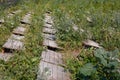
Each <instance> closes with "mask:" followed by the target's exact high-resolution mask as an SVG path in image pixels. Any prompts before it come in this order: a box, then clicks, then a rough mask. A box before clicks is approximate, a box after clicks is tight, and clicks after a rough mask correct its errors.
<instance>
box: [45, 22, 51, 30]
mask: <svg viewBox="0 0 120 80" xmlns="http://www.w3.org/2000/svg"><path fill="white" fill-rule="evenodd" d="M44 27H46V28H52V29H53V26H52V25H51V24H47V23H45V24H44Z"/></svg>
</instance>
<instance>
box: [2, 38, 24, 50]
mask: <svg viewBox="0 0 120 80" xmlns="http://www.w3.org/2000/svg"><path fill="white" fill-rule="evenodd" d="M23 45H24V44H23V42H21V41H18V40H12V39H8V40H7V42H6V43H5V44H4V45H3V48H6V49H12V50H22V49H23Z"/></svg>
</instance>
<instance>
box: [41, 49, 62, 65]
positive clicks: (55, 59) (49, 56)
mask: <svg viewBox="0 0 120 80" xmlns="http://www.w3.org/2000/svg"><path fill="white" fill-rule="evenodd" d="M41 58H42V60H43V61H46V62H49V63H52V64H56V65H57V64H58V65H59V64H61V65H62V64H63V62H62V55H61V54H60V53H57V52H54V51H51V50H46V51H43V52H42V56H41Z"/></svg>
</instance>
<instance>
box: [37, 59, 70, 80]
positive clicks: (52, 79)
mask: <svg viewBox="0 0 120 80" xmlns="http://www.w3.org/2000/svg"><path fill="white" fill-rule="evenodd" d="M37 80H70V78H69V75H68V74H67V72H65V70H64V68H63V67H60V66H57V65H54V64H50V63H47V62H44V61H41V62H40V65H39V71H38V76H37Z"/></svg>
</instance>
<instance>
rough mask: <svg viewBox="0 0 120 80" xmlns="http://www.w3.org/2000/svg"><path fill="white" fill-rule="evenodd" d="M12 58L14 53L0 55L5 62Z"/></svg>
mask: <svg viewBox="0 0 120 80" xmlns="http://www.w3.org/2000/svg"><path fill="white" fill-rule="evenodd" d="M12 56H13V54H12V53H0V59H1V60H4V61H8V60H9V59H10V58H11V57H12Z"/></svg>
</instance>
